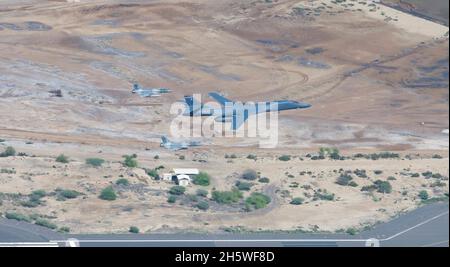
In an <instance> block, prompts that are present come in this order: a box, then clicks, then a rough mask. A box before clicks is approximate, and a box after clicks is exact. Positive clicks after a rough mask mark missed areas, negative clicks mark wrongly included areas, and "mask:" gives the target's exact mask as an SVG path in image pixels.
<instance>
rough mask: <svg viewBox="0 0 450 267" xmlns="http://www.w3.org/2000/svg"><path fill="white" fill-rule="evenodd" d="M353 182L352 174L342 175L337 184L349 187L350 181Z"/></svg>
mask: <svg viewBox="0 0 450 267" xmlns="http://www.w3.org/2000/svg"><path fill="white" fill-rule="evenodd" d="M351 180H353V177H352V176H351V175H350V174H344V173H342V174H341V175H340V176H339V177H338V178H337V179H336V184H338V185H342V186H347V185H349V183H350V181H351Z"/></svg>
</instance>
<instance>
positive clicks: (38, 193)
mask: <svg viewBox="0 0 450 267" xmlns="http://www.w3.org/2000/svg"><path fill="white" fill-rule="evenodd" d="M46 195H47V193H46V192H45V190H42V189H41V190H35V191H33V192H31V195H30V197H31V196H32V197H33V198H38V199H40V198H43V197H45V196H46Z"/></svg>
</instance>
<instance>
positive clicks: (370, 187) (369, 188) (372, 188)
mask: <svg viewBox="0 0 450 267" xmlns="http://www.w3.org/2000/svg"><path fill="white" fill-rule="evenodd" d="M377 189H378V186H376V185H365V186H363V187H361V191H363V192H372V191H375V190H377Z"/></svg>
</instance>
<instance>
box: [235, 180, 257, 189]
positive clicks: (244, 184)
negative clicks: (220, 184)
mask: <svg viewBox="0 0 450 267" xmlns="http://www.w3.org/2000/svg"><path fill="white" fill-rule="evenodd" d="M252 186H253V184H252V183H248V182H242V181H237V182H236V187H237V189H239V190H241V191H250V189H251V187H252Z"/></svg>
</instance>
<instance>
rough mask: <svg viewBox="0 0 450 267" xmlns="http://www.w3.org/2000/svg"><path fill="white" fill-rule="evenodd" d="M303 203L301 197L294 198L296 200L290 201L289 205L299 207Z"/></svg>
mask: <svg viewBox="0 0 450 267" xmlns="http://www.w3.org/2000/svg"><path fill="white" fill-rule="evenodd" d="M303 201H304V199H303V198H301V197H296V198H293V199H292V200H291V202H290V204H292V205H301V204H303Z"/></svg>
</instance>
